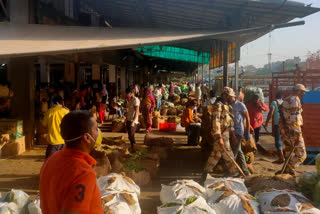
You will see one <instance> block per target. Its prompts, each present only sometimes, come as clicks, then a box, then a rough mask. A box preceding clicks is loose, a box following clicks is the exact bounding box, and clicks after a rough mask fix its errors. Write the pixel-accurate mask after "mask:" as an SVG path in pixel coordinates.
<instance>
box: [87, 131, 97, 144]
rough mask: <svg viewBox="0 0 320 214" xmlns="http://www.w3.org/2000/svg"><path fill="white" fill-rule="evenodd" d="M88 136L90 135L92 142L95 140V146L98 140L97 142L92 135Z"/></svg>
mask: <svg viewBox="0 0 320 214" xmlns="http://www.w3.org/2000/svg"><path fill="white" fill-rule="evenodd" d="M88 135H89V137H90V138H91V140H93V142H94V144H96V142H97V140H95V139H94V138H93V137H92V135H91V134H89V133H88ZM97 139H98V138H97Z"/></svg>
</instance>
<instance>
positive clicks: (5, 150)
mask: <svg viewBox="0 0 320 214" xmlns="http://www.w3.org/2000/svg"><path fill="white" fill-rule="evenodd" d="M25 151H26V144H25V137H24V136H23V137H21V138H17V139H13V140H10V142H9V143H7V144H6V145H4V147H2V149H1V156H2V157H11V156H18V155H21V154H22V153H24V152H25Z"/></svg>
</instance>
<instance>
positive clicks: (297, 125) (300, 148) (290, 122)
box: [276, 84, 308, 175]
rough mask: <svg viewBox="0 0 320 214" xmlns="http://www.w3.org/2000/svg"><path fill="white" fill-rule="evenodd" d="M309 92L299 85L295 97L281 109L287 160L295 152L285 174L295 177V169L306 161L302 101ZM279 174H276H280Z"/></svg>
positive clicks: (294, 90) (295, 90)
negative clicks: (302, 128)
mask: <svg viewBox="0 0 320 214" xmlns="http://www.w3.org/2000/svg"><path fill="white" fill-rule="evenodd" d="M307 91H308V90H307V89H306V88H305V86H304V85H302V84H297V85H296V86H295V87H294V89H293V95H292V96H289V97H287V98H286V99H285V100H284V101H283V104H282V106H281V107H280V115H281V117H280V121H279V126H280V133H281V136H282V142H283V144H284V146H285V148H284V153H285V155H286V158H288V155H289V154H290V152H291V151H292V150H293V149H294V150H293V153H292V156H291V158H290V160H289V162H288V164H287V166H286V168H285V170H284V173H288V174H291V175H295V169H296V168H297V167H298V166H299V165H300V164H301V163H302V162H303V161H304V160H305V159H306V156H307V154H306V147H305V144H304V140H303V136H302V130H301V127H302V125H303V120H302V105H301V101H300V100H301V99H302V98H303V96H304V94H305V92H307ZM279 173H280V171H279V172H277V173H276V174H279Z"/></svg>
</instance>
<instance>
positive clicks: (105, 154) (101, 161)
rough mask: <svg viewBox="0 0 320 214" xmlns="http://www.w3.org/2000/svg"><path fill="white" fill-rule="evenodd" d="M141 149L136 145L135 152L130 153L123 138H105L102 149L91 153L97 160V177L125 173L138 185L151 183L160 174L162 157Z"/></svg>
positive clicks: (95, 168)
mask: <svg viewBox="0 0 320 214" xmlns="http://www.w3.org/2000/svg"><path fill="white" fill-rule="evenodd" d="M139 147H141V145H139ZM139 147H138V145H135V152H129V151H128V144H126V143H125V141H124V138H123V137H114V138H103V140H102V144H101V145H100V147H97V148H96V149H95V150H94V151H93V152H92V153H91V156H92V157H94V158H95V159H96V160H97V166H95V167H94V170H95V172H96V174H97V177H98V178H99V177H101V176H105V175H108V173H110V172H113V173H122V172H125V173H126V174H127V176H128V177H130V178H131V179H133V180H134V181H135V182H136V183H137V184H138V185H146V184H148V183H150V181H151V178H152V177H155V176H157V174H158V169H159V166H160V157H159V155H158V154H157V153H156V152H154V151H150V150H148V149H143V148H139ZM146 148H147V147H146Z"/></svg>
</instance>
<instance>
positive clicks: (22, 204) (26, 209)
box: [0, 189, 42, 214]
mask: <svg viewBox="0 0 320 214" xmlns="http://www.w3.org/2000/svg"><path fill="white" fill-rule="evenodd" d="M41 213H42V212H41V209H40V200H38V199H37V200H34V201H31V199H30V197H29V195H28V194H27V193H25V192H23V191H21V190H14V189H12V190H11V191H10V192H7V193H6V194H5V195H4V196H3V197H1V198H0V214H41Z"/></svg>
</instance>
